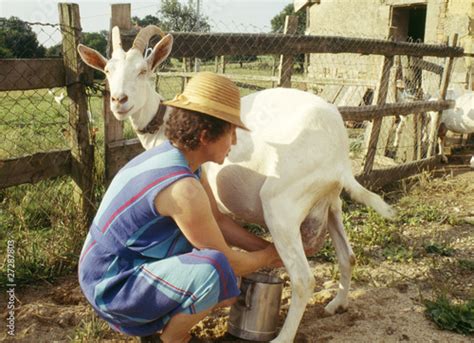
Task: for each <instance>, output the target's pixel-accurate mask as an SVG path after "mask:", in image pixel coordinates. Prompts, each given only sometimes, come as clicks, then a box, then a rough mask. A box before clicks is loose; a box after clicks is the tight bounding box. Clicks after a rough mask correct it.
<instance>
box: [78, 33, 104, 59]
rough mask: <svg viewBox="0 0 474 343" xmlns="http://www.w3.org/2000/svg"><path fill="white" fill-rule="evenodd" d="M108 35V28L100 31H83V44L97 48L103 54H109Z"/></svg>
mask: <svg viewBox="0 0 474 343" xmlns="http://www.w3.org/2000/svg"><path fill="white" fill-rule="evenodd" d="M107 35H108V32H107V31H106V30H102V31H100V32H83V33H82V44H84V45H87V46H88V47H90V48H92V49H95V50H97V51H98V52H100V53H101V54H102V55H103V56H107Z"/></svg>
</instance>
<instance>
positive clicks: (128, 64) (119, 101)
mask: <svg viewBox="0 0 474 343" xmlns="http://www.w3.org/2000/svg"><path fill="white" fill-rule="evenodd" d="M155 35H160V36H162V37H163V38H162V39H161V40H160V41H159V42H158V43H156V45H155V46H154V48H153V50H152V52H151V53H150V54H149V55H148V56H147V57H146V58H145V57H143V51H144V49H145V47H146V45H147V43H148V41H149V40H150V38H151V37H153V36H155ZM172 45H173V37H172V36H171V35H169V34H167V35H165V34H164V33H163V32H162V31H161V30H160V28H158V27H157V26H154V25H149V26H147V27H145V28H143V29H141V30H140V31H139V32H138V34H137V36H136V38H135V40H134V42H133V46H132V47H131V48H130V49H129V50H128V51H127V52H125V51H124V50H123V48H122V42H121V39H120V31H119V28H118V27H114V28H113V29H112V58H111V59H110V60H107V59H106V58H105V57H104V56H102V55H101V54H100V53H99V52H98V51H96V50H94V49H91V48H89V47H87V46H85V45H82V44H79V46H78V47H77V49H78V52H79V54H80V56H81V58H82V60H83V61H84V62H85V63H86V64H87V65H89V66H91V67H92V68H95V69H97V70H100V71H102V72H103V73H105V75H106V77H107V80H108V82H109V88H110V105H111V106H110V107H111V110H112V112H113V113H114V115H115V117H116V118H117V119H118V120H124V119H126V118H128V117H129V116H130V115H131V114H132V113H136V112H137V111H138V110H139V109H140V108H142V107H143V105H144V104H145V103H146V101H147V89H146V88H147V87H150V86H151V85H150V83H151V81H152V80H153V79H154V78H153V76H154V71H155V70H156V68H157V67H158V65H160V64H161V63H162V62H163V61H164V60H165V59H166V58H167V57H168V55H169V54H170V52H171V47H172ZM152 87H154V85H153V86H152Z"/></svg>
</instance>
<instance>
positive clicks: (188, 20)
mask: <svg viewBox="0 0 474 343" xmlns="http://www.w3.org/2000/svg"><path fill="white" fill-rule="evenodd" d="M160 14H161V18H160V19H161V27H162V29H163V30H165V31H185V32H209V31H210V30H211V26H210V25H209V23H208V18H207V17H205V16H201V15H200V14H199V13H197V11H196V9H195V8H194V7H193V6H191V5H190V4H188V5H183V4H181V3H180V2H179V1H178V0H163V1H162V2H161V10H160Z"/></svg>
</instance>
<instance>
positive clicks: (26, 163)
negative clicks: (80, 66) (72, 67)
mask: <svg viewBox="0 0 474 343" xmlns="http://www.w3.org/2000/svg"><path fill="white" fill-rule="evenodd" d="M1 24H3V25H1V26H0V31H2V33H3V34H5V36H7V37H11V36H13V35H14V32H12V31H13V30H14V29H15V28H12V27H11V25H7V24H6V22H2V23H1ZM24 24H25V25H28V26H29V27H30V28H31V30H32V32H33V31H34V32H35V33H36V37H38V38H41V40H39V41H37V42H36V43H37V45H38V46H40V47H48V48H44V50H43V52H42V53H41V52H40V56H35V55H31V54H28V49H22V46H23V47H24V45H25V42H23V41H22V40H17V41H16V42H15V41H13V42H10V44H9V46H10V47H12V46H13V48H14V50H15V59H6V60H2V63H4V64H3V65H2V68H1V69H2V70H1V72H0V84H2V87H1V91H0V135H1V137H2V138H1V140H0V164H1V165H2V166H8V167H7V168H5V167H4V168H2V173H1V178H2V189H0V227H1V230H0V240H1V242H2V243H1V247H2V248H0V251H2V258H1V259H0V260H1V261H2V262H1V263H2V264H3V263H4V262H5V259H4V258H3V257H4V256H3V253H4V249H3V247H6V243H5V242H6V241H14V242H15V265H16V275H15V277H16V279H15V281H16V283H17V284H22V283H23V282H32V281H35V280H38V279H48V278H50V277H53V276H58V275H61V274H64V273H69V272H71V271H72V270H73V268H75V265H76V255H77V254H78V252H79V249H80V247H81V245H82V240H83V235H84V232H85V231H84V220H83V218H82V215H81V212H80V209H79V208H78V205H77V201H76V199H77V197H78V189H77V187H76V185H75V183H74V181H73V179H72V177H71V176H70V175H68V173H66V172H62V171H60V170H59V169H62V168H66V166H69V165H70V164H71V157H70V156H71V155H70V149H71V140H72V138H73V135H74V127H73V123H72V122H71V117H70V115H69V114H70V108H71V106H72V100H71V99H70V98H69V97H68V92H67V85H64V86H61V85H55V84H54V82H52V81H51V80H52V79H51V75H57V74H60V76H62V77H64V72H60V71H61V70H63V69H64V66H63V58H62V55H63V53H64V52H63V51H62V41H61V31H63V32H64V31H66V30H68V29H70V28H67V27H61V26H60V25H53V24H42V23H27V22H24ZM15 44H17V45H18V46H15ZM37 50H38V49H37ZM23 52H24V54H23ZM7 57H8V56H7ZM24 58H28V59H24ZM37 58H43V60H42V61H41V63H43V64H42V65H43V66H44V68H43V70H40V71H39V72H38V68H37V66H36V64H35V63H39V62H38V61H39V60H38V59H37ZM63 83H64V82H63ZM42 84H44V85H45V86H41V85H42ZM46 85H48V86H46ZM9 87H11V89H8V88H9ZM94 92H95V93H94ZM87 93H88V103H89V106H88V107H89V113H90V121H91V125H92V130H93V132H92V133H95V132H98V131H99V130H98V127H99V126H101V125H103V124H102V122H101V112H102V102H101V98H99V96H98V95H97V92H96V89H95V88H94V87H89V88H87ZM102 129H103V127H102ZM102 142H103V140H102ZM95 143H96V147H97V148H98V149H97V151H98V154H97V157H98V158H97V163H96V166H95V169H96V172H97V173H96V177H97V178H98V182H97V185H100V184H101V182H100V175H101V174H100V170H101V168H102V170H103V162H102V160H103V159H101V158H100V151H101V149H100V148H101V146H100V139H98V140H96V142H95ZM35 169H37V170H35ZM55 170H57V174H63V175H62V176H59V177H55V178H48V175H50V174H54V173H56V172H55ZM18 180H22V181H18ZM23 181H26V182H31V183H25V184H18V183H23ZM95 192H96V193H99V194H98V195H99V196H100V192H101V187H100V186H98V187H97V188H96V190H95ZM4 271H5V269H4V268H2V274H1V280H2V285H6V282H3V281H6V274H4Z"/></svg>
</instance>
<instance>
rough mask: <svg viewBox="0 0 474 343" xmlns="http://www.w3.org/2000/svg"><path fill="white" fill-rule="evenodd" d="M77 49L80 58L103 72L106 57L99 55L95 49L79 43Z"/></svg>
mask: <svg viewBox="0 0 474 343" xmlns="http://www.w3.org/2000/svg"><path fill="white" fill-rule="evenodd" d="M77 51H78V52H79V55H80V56H81V58H82V60H83V61H84V62H85V63H86V64H87V65H88V66H90V67H92V68H94V69H97V70H100V71H101V72H104V68H105V65H106V64H107V59H106V58H105V57H104V56H102V55H101V53H100V52H98V51H97V50H94V49H91V48H89V47H87V46H85V45H82V44H79V45H78V46H77Z"/></svg>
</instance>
